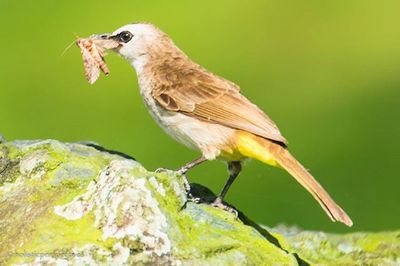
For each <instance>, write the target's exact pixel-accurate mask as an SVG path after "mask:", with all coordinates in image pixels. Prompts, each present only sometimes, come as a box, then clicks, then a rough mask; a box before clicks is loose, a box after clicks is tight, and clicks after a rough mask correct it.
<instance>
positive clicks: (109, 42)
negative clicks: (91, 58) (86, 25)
mask: <svg viewBox="0 0 400 266" xmlns="http://www.w3.org/2000/svg"><path fill="white" fill-rule="evenodd" d="M90 39H92V40H93V41H94V42H95V43H96V45H98V46H100V47H101V48H103V49H108V50H113V49H116V48H118V47H119V46H121V44H120V43H119V42H118V41H116V39H115V36H112V35H111V34H109V33H103V34H94V35H92V36H90Z"/></svg>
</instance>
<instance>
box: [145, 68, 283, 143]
mask: <svg viewBox="0 0 400 266" xmlns="http://www.w3.org/2000/svg"><path fill="white" fill-rule="evenodd" d="M160 69H163V70H164V71H163V72H162V74H159V75H157V76H158V80H157V81H156V82H154V84H159V85H158V86H156V87H154V88H153V92H152V95H153V97H154V98H155V99H156V101H157V102H158V103H159V104H160V105H161V106H163V107H164V108H165V109H167V110H169V111H175V112H182V113H185V114H186V115H189V116H193V117H196V118H198V119H201V120H205V121H209V122H213V123H217V124H222V125H225V126H228V127H231V128H235V129H240V130H245V131H248V132H250V133H253V134H255V135H258V136H261V137H264V138H267V139H270V140H273V141H276V142H279V143H281V144H283V145H286V144H287V141H286V139H285V138H284V137H283V136H282V134H281V133H280V131H279V129H278V127H277V126H276V124H275V123H274V122H273V121H272V119H270V118H269V117H268V116H267V115H266V114H265V113H264V112H263V111H261V110H260V109H259V108H258V107H257V106H256V105H255V104H253V103H252V102H250V101H249V100H248V99H247V98H246V97H245V96H243V95H242V94H241V93H240V89H239V87H238V86H237V85H236V84H234V83H232V82H230V81H227V80H225V79H223V78H221V77H218V76H216V75H213V74H212V73H210V72H208V71H206V70H205V69H203V68H201V67H200V66H199V65H196V64H194V63H192V64H190V65H189V66H188V65H184V62H183V63H181V64H179V62H174V63H173V64H171V65H169V66H161V67H160Z"/></svg>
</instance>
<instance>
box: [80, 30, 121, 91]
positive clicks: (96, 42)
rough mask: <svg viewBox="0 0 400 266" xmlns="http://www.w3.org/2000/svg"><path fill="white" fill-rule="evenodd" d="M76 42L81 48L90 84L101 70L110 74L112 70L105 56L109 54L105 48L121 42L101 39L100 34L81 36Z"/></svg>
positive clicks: (115, 45) (110, 47) (113, 46)
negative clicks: (87, 36)
mask: <svg viewBox="0 0 400 266" xmlns="http://www.w3.org/2000/svg"><path fill="white" fill-rule="evenodd" d="M76 44H77V45H78V47H79V48H80V50H81V54H82V59H83V66H84V69H85V76H86V79H87V81H88V82H89V83H90V84H93V83H95V82H96V80H97V79H98V78H99V75H100V70H101V71H102V72H103V73H104V74H105V75H108V74H109V73H110V70H109V69H108V67H107V64H106V61H105V60H104V57H105V56H106V55H107V53H106V52H105V49H112V48H115V47H117V46H118V45H119V44H118V43H117V42H115V41H113V40H108V39H101V38H98V36H92V37H89V38H79V39H77V40H76Z"/></svg>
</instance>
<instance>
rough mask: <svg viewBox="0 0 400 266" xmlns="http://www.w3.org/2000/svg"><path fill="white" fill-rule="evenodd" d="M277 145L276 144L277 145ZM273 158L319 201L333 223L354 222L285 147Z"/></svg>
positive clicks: (348, 223)
mask: <svg viewBox="0 0 400 266" xmlns="http://www.w3.org/2000/svg"><path fill="white" fill-rule="evenodd" d="M275 145H276V144H275ZM274 150H275V151H274V152H272V155H273V157H274V158H275V159H276V160H277V162H278V163H279V165H280V166H282V167H283V168H284V169H285V170H286V171H288V172H289V173H290V174H291V175H292V176H293V177H294V178H295V179H296V180H297V181H298V182H299V183H300V184H301V185H302V186H303V187H304V188H305V189H307V190H308V192H310V193H311V195H312V196H313V197H314V198H315V199H316V200H317V201H318V203H319V204H320V205H321V207H322V208H323V209H324V211H325V212H326V214H328V216H329V218H331V220H332V221H334V222H335V221H339V222H342V223H344V224H345V225H347V226H352V225H353V222H352V220H351V219H350V217H349V216H348V215H347V214H346V212H345V211H344V210H343V209H342V208H341V207H340V206H339V205H338V204H336V202H335V201H334V200H333V199H332V198H331V196H330V195H329V194H328V192H326V190H325V189H324V188H323V187H322V186H321V185H320V184H319V183H318V181H317V180H315V178H314V177H313V176H312V175H311V174H310V173H309V172H308V171H307V170H306V169H305V168H304V167H303V166H302V165H301V164H300V163H299V162H298V161H297V160H296V159H295V158H294V157H293V156H292V155H291V154H290V152H289V151H288V150H287V149H286V148H283V147H279V148H277V149H274Z"/></svg>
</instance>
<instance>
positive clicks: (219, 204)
mask: <svg viewBox="0 0 400 266" xmlns="http://www.w3.org/2000/svg"><path fill="white" fill-rule="evenodd" d="M211 206H213V207H217V208H220V209H222V210H224V211H228V212H230V213H233V215H235V217H238V212H237V210H235V209H234V208H232V207H230V206H228V205H226V204H225V203H224V202H223V201H222V199H221V198H220V197H217V198H216V199H215V200H214V202H213V203H211Z"/></svg>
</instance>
